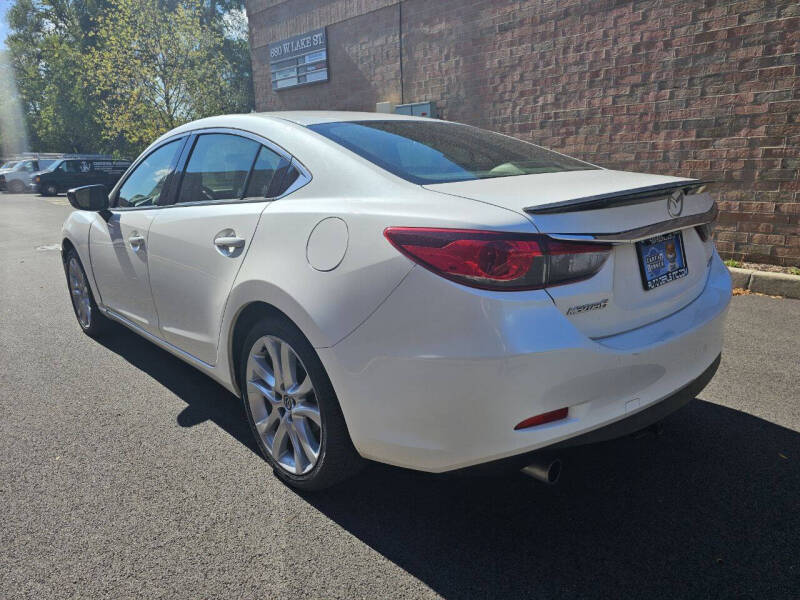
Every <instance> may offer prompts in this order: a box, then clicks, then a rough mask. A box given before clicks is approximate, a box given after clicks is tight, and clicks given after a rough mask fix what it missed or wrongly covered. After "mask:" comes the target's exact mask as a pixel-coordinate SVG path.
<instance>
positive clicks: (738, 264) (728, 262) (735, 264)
mask: <svg viewBox="0 0 800 600" xmlns="http://www.w3.org/2000/svg"><path fill="white" fill-rule="evenodd" d="M725 266H727V267H733V268H734V269H738V268H739V267H741V266H742V263H741V262H740V261H738V260H733V259H732V258H729V259H728V260H726V261H725Z"/></svg>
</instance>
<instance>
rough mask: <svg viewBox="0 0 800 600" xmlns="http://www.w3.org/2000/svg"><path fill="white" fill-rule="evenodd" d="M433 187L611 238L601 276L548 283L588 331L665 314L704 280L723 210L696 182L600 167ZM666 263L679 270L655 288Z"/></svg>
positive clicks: (544, 228) (572, 233)
mask: <svg viewBox="0 0 800 600" xmlns="http://www.w3.org/2000/svg"><path fill="white" fill-rule="evenodd" d="M425 187H426V188H427V189H430V190H433V191H437V192H441V193H446V194H451V195H454V196H460V197H463V198H469V199H472V200H477V201H480V202H486V203H489V204H495V205H498V206H502V207H503V208H507V209H510V210H514V211H516V212H519V213H522V214H525V215H526V216H527V217H528V218H530V220H531V221H532V222H533V224H534V225H535V227H536V228H537V229H538V230H539V232H540V233H545V234H548V235H549V236H551V237H553V238H556V239H561V240H567V241H569V240H575V241H583V242H585V241H591V242H603V243H610V244H612V245H613V247H612V252H611V254H610V256H609V259H608V260H607V261H606V263H605V265H604V266H603V268H602V269H601V270H600V271H599V272H598V273H597V274H596V275H594V276H593V277H591V278H589V279H587V280H584V281H579V282H575V283H570V284H568V285H561V286H554V287H549V288H548V293H549V294H550V295H551V297H552V298H553V301H554V302H555V303H556V306H558V308H559V309H560V310H561V311H562V312H563V313H564V315H565V316H566V317H567V318H568V319H569V320H570V321H571V322H572V323H573V324H574V325H575V326H576V327H577V328H579V329H580V330H581V331H582V332H584V333H585V334H586V335H588V336H589V337H592V338H602V337H606V336H610V335H614V334H617V333H621V332H623V331H628V330H631V329H635V328H637V327H641V326H643V325H646V324H648V323H651V322H653V321H656V320H658V319H662V318H664V317H666V316H668V315H670V314H672V313H674V312H676V311H678V310H680V309H681V308H683V307H684V306H685V305H686V304H688V303H689V302H691V301H692V300H693V299H694V298H696V297H697V296H698V295H699V294H700V292H701V291H702V290H703V287H704V286H705V281H706V277H707V274H708V269H709V262H710V259H711V255H712V252H713V243H712V242H711V240H710V236H708V235H707V233H708V232H707V230H704V229H702V228H701V227H700V225H701V224H703V223H707V222H709V221H711V220H713V217H714V215H715V211H716V209H715V207H714V201H713V199H712V198H711V196H710V195H709V194H708V193H704V192H702V191H701V189H702V188H701V182H698V181H697V180H693V179H685V178H678V177H666V176H661V175H646V174H639V173H628V172H623V171H611V170H606V169H597V170H586V171H572V172H561V173H548V174H541V175H525V176H516V177H503V178H494V179H482V180H475V181H464V182H455V183H445V184H436V185H428V186H425ZM673 232H679V233H680V235H679V237H677V238H676V237H673V236H672V235H670V234H671V233H673ZM647 240H660V241H659V242H656V243H655V244H648V242H647ZM641 244H644V247H643V249H642V254H643V256H642V258H640V253H639V251H638V247H639V245H641ZM670 244H671V245H672V250H671V251H670V246H669V245H670ZM675 247H677V250H674V248H675ZM681 255H682V257H683V266H684V267H685V273H684V270H683V269H680V263H681ZM646 257H649V258H646ZM645 261H652V262H650V263H649V264H648V265H647V266H646V265H645V264H644V263H645ZM659 261H660V262H659ZM659 265H663V269H666V270H669V269H670V268H676V267H677V270H676V271H674V272H670V273H671V274H670V273H668V274H667V275H665V276H664V277H662V278H661V280H660V281H656V283H660V285H657V286H656V285H654V284H653V283H648V281H647V280H648V279H649V278H652V277H654V274H656V273H659V272H660V271H659V270H658V267H659ZM650 269H653V270H650ZM663 269H662V270H663ZM676 275H680V276H676ZM673 276H676V277H675V278H674V279H671V278H672V277H673ZM665 278H666V279H667V280H666V281H664V279H665Z"/></svg>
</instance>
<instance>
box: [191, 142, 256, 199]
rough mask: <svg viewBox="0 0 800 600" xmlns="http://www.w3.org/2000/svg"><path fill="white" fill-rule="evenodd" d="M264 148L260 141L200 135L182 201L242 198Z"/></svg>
mask: <svg viewBox="0 0 800 600" xmlns="http://www.w3.org/2000/svg"><path fill="white" fill-rule="evenodd" d="M260 146H261V144H259V143H258V142H256V141H253V140H250V139H247V138H243V137H240V136H238V135H230V134H226V133H207V134H203V135H200V136H198V138H197V141H196V142H195V145H194V149H193V150H192V155H191V156H190V157H189V162H188V163H187V164H186V170H185V172H184V175H183V181H182V182H181V190H180V193H179V194H178V202H179V203H186V202H207V201H213V200H233V199H238V198H242V197H243V196H244V191H245V189H244V186H245V183H246V182H247V175H248V174H249V173H250V168H251V167H252V166H253V161H254V160H255V158H256V153H257V152H258V151H259V148H260Z"/></svg>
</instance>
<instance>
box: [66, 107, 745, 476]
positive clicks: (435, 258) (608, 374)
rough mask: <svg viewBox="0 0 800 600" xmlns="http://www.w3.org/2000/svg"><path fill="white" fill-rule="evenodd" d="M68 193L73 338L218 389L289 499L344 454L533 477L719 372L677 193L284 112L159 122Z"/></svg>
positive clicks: (661, 409)
mask: <svg viewBox="0 0 800 600" xmlns="http://www.w3.org/2000/svg"><path fill="white" fill-rule="evenodd" d="M68 197H69V200H70V202H71V203H72V205H73V206H74V207H75V208H77V209H79V210H77V211H75V212H73V213H72V214H71V215H70V216H69V218H68V219H67V221H66V223H65V224H64V228H63V242H62V253H63V258H64V266H65V269H66V273H67V280H68V284H69V289H70V293H71V297H72V303H73V306H74V308H75V314H76V316H77V318H78V321H79V323H80V325H81V327H82V328H83V330H84V331H85V332H86V333H87V334H89V335H91V336H96V335H100V334H101V333H102V331H103V329H104V326H105V325H107V323H108V320H109V319H112V320H114V321H117V322H119V323H122V324H123V325H125V326H127V327H128V328H130V329H131V330H133V331H134V332H136V333H138V334H140V335H142V336H143V337H145V338H147V339H148V340H150V341H152V342H153V343H154V344H156V345H158V346H160V347H162V348H164V349H166V350H168V351H169V352H171V353H173V354H175V355H176V356H178V357H179V358H181V359H182V360H184V361H186V362H188V363H189V364H191V365H194V366H195V367H197V369H198V370H200V371H201V372H203V373H205V374H207V375H209V376H211V377H212V378H214V379H215V380H217V381H218V382H220V383H221V384H222V385H223V386H225V387H226V388H227V389H229V390H231V392H233V393H234V394H237V395H240V396H241V397H242V399H243V402H244V406H245V409H246V414H247V418H248V420H249V421H250V426H251V428H252V430H253V434H254V436H255V438H256V440H257V442H258V447H259V448H260V449H261V452H262V453H263V455H264V457H265V458H266V460H267V461H269V463H270V464H271V465H272V466H273V467H274V470H275V472H276V473H277V474H278V476H280V477H281V478H282V479H283V480H284V481H286V482H288V483H289V484H290V485H293V486H296V487H299V488H303V489H320V488H323V487H326V486H328V485H331V484H333V483H336V482H338V481H341V480H343V479H344V478H346V477H347V476H349V475H351V474H353V473H354V472H355V471H357V469H358V468H359V466H360V465H362V464H363V462H364V461H363V459H365V458H366V459H371V460H376V461H380V462H385V463H390V464H393V465H399V466H402V467H407V468H411V469H419V470H423V471H430V472H444V471H452V470H456V469H464V468H466V467H473V466H476V465H483V464H486V463H492V464H494V463H498V464H511V465H515V466H516V467H525V469H524V470H525V471H526V472H527V473H529V474H531V475H533V476H535V477H537V478H539V479H542V480H545V481H554V480H555V479H556V478H557V476H558V461H557V460H553V457H555V456H556V453H557V449H558V448H559V447H563V446H566V445H573V444H582V443H587V442H592V441H597V440H603V439H608V438H611V437H615V436H619V435H622V434H624V433H626V432H631V431H634V430H637V429H640V428H644V427H646V426H647V425H649V424H651V423H654V422H656V421H658V420H660V419H661V418H663V417H664V416H666V415H667V414H669V413H670V412H672V411H674V410H676V409H677V408H678V407H680V406H682V405H683V404H685V403H686V402H688V401H689V400H691V399H692V398H693V397H694V396H695V395H696V394H697V393H698V392H699V391H700V390H701V389H702V388H703V386H704V385H705V384H706V383H707V382H708V381H709V380H710V378H711V377H712V376H713V374H714V372H715V370H716V368H717V365H718V363H719V357H720V353H721V349H722V331H723V321H724V318H725V314H726V311H727V307H728V304H729V301H730V297H731V282H730V277H729V275H728V272H727V270H726V268H725V266H724V265H723V263H722V261H721V260H720V258H719V256H718V254H717V253H716V251H715V249H714V244H713V241H712V240H711V235H710V226H711V223H712V222H713V220H714V218H715V216H716V208H715V205H714V201H713V199H712V198H711V196H710V195H709V194H708V193H706V192H704V191H703V186H702V182H699V181H697V180H694V179H686V178H678V177H667V176H662V175H644V174H639V173H630V172H623V171H613V170H607V169H603V168H600V167H597V166H594V165H591V164H588V163H585V162H582V161H580V160H576V159H574V158H570V157H567V156H564V155H562V154H558V153H555V152H551V151H548V150H545V149H543V148H541V147H539V146H535V145H532V144H529V143H526V142H522V141H519V140H517V139H514V138H511V137H507V136H504V135H500V134H496V133H491V132H488V131H484V130H481V129H477V128H474V127H470V126H467V125H461V124H457V123H448V122H444V121H436V120H431V119H424V118H413V117H405V116H394V115H384V114H374V113H347V112H284V113H269V114H266V113H265V114H251V115H231V116H220V117H213V118H209V119H203V120H200V121H195V122H193V123H189V124H186V125H183V126H181V127H178V128H177V129H174V130H172V131H170V132H169V133H167V134H165V135H164V136H162V137H161V138H159V139H158V140H157V141H155V142H154V143H153V144H152V145H151V146H150V147H149V148H148V149H147V150H146V151H145V152H144V153H143V154H142V155H141V156H140V157H139V158H138V159H137V160H136V162H135V163H134V164H133V165H132V166H131V168H130V169H129V170H128V171H127V173H126V174H125V175H124V176H123V178H122V179H121V180H120V181H119V183H118V184H117V185H116V186H115V187H114V189H113V190H111V192H110V193H109V192H108V190H106V189H105V188H103V187H102V186H87V187H84V188H78V189H76V190H71V191H70V193H69V195H68Z"/></svg>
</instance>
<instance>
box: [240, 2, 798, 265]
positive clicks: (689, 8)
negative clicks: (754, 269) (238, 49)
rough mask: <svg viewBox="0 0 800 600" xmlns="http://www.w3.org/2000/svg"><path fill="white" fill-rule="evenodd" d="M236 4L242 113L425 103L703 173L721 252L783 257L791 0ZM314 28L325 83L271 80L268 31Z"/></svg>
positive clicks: (655, 166)
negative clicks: (249, 83) (252, 108)
mask: <svg viewBox="0 0 800 600" xmlns="http://www.w3.org/2000/svg"><path fill="white" fill-rule="evenodd" d="M247 11H248V16H249V19H250V38H251V47H252V59H253V71H254V77H255V90H256V108H257V110H282V109H323V108H324V109H348V110H368V111H373V110H375V109H376V103H377V102H382V101H388V102H392V103H394V104H399V103H404V102H405V103H408V102H416V101H428V100H431V101H435V102H436V105H437V107H438V112H439V116H440V117H441V118H445V119H448V120H453V121H461V122H464V123H470V124H473V125H477V126H480V127H484V128H487V129H492V130H495V131H501V132H504V133H509V134H511V135H515V136H517V137H520V138H523V139H528V140H532V141H535V142H536V143H539V144H542V145H544V146H547V147H550V148H553V149H555V150H558V151H561V152H564V153H566V154H571V155H574V156H577V157H579V158H583V159H585V160H588V161H591V162H594V163H596V164H599V165H602V166H606V167H610V168H615V169H628V170H637V171H645V172H652V173H664V174H671V175H685V176H692V177H698V178H702V179H711V180H714V181H716V182H718V183H716V184H715V185H714V187H713V189H714V191H715V192H717V194H718V195H717V197H718V200H719V206H720V209H721V215H720V220H719V223H718V226H717V231H716V237H717V246H718V248H719V250H720V252H721V253H722V254H723V256H725V257H729V258H737V259H747V260H754V261H762V262H770V263H776V264H783V265H800V179H798V172H799V171H800V4H798V3H797V1H796V0H761V1H757V0H746V1H732V0H728V1H725V0H719V1H715V0H705V1H704V0H696V1H674V2H673V1H669V0H645V1H637V2H630V1H621V0H619V1H612V0H591V1H588V0H529V1H526V0H402V1H399V0H283V1H282V0H248V2H247ZM321 28H324V30H323V31H324V35H325V36H326V44H327V69H328V70H327V73H328V77H327V81H322V82H317V83H314V84H313V85H300V86H297V87H288V88H286V89H280V90H273V84H272V83H271V81H272V80H271V77H272V73H271V69H270V59H271V53H270V44H273V48H274V44H275V42H278V41H281V40H286V39H289V38H291V37H292V36H296V35H298V34H305V33H307V32H310V31H314V30H320V29H321ZM287 47H288V46H287ZM272 59H273V61H274V60H275V51H273V53H272ZM321 64H322V63H321ZM318 76H320V74H318ZM321 76H322V77H324V74H323V75H321ZM299 79H300V80H302V79H303V76H300V78H299ZM309 79H311V77H310V76H309Z"/></svg>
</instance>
